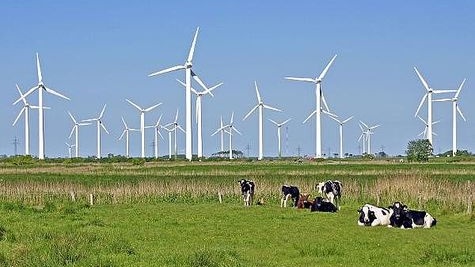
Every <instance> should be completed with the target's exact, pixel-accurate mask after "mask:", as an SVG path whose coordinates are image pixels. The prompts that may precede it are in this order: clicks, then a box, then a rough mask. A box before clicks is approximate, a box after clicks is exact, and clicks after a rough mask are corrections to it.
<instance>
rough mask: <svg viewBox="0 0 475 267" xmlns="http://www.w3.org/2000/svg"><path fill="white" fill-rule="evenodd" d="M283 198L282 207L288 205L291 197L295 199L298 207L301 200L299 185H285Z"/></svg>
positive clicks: (282, 190) (295, 204) (281, 200)
mask: <svg viewBox="0 0 475 267" xmlns="http://www.w3.org/2000/svg"><path fill="white" fill-rule="evenodd" d="M281 192H282V198H281V199H280V206H281V207H284V208H285V207H287V201H288V200H289V198H292V200H293V201H294V207H297V202H298V201H299V198H300V191H299V189H298V187H296V186H292V185H283V186H282V189H281Z"/></svg>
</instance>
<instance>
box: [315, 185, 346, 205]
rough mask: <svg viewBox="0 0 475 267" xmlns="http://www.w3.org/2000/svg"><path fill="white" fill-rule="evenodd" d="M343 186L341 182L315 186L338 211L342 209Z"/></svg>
mask: <svg viewBox="0 0 475 267" xmlns="http://www.w3.org/2000/svg"><path fill="white" fill-rule="evenodd" d="M342 188H343V185H342V183H341V182H340V181H338V180H335V181H331V180H328V181H326V182H321V183H318V184H316V185H315V190H317V191H318V192H320V193H321V194H322V195H324V196H325V197H326V198H327V199H328V200H329V201H330V202H331V203H332V204H334V205H335V206H336V207H337V208H338V209H339V208H340V199H341V190H342Z"/></svg>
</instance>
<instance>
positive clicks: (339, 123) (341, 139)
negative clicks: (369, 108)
mask: <svg viewBox="0 0 475 267" xmlns="http://www.w3.org/2000/svg"><path fill="white" fill-rule="evenodd" d="M330 118H332V119H333V120H335V121H336V122H338V125H339V128H340V159H342V158H343V125H344V124H345V123H347V122H348V121H349V120H351V119H353V116H351V117H349V118H348V119H346V120H343V121H340V120H339V119H337V118H335V117H333V116H330Z"/></svg>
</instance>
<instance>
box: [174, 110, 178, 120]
mask: <svg viewBox="0 0 475 267" xmlns="http://www.w3.org/2000/svg"><path fill="white" fill-rule="evenodd" d="M177 121H178V109H176V115H175V121H174V122H175V123H176V122H177Z"/></svg>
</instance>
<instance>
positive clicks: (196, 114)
mask: <svg viewBox="0 0 475 267" xmlns="http://www.w3.org/2000/svg"><path fill="white" fill-rule="evenodd" d="M195 105H196V110H195V121H196V124H198V114H199V113H200V112H201V96H197V97H196V104H195Z"/></svg>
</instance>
